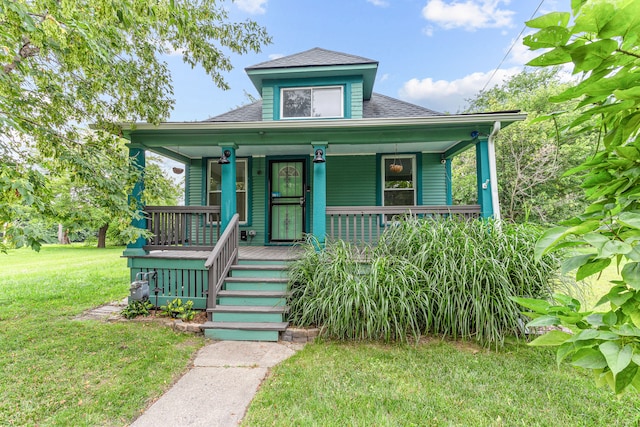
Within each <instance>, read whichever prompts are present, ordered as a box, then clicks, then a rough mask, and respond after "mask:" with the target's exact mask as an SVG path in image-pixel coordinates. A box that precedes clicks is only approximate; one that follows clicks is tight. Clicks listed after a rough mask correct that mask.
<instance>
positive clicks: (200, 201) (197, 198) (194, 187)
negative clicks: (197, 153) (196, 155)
mask: <svg viewBox="0 0 640 427" xmlns="http://www.w3.org/2000/svg"><path fill="white" fill-rule="evenodd" d="M204 168H206V162H205V161H203V160H201V159H198V160H192V161H191V165H190V167H189V168H188V172H189V179H188V180H187V182H188V186H187V187H186V193H187V194H185V199H184V202H185V205H187V206H202V205H204V204H206V200H205V196H204V191H203V189H202V186H203V183H204V177H205V175H206V171H205V170H204Z"/></svg>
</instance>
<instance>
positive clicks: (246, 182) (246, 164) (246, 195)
mask: <svg viewBox="0 0 640 427" xmlns="http://www.w3.org/2000/svg"><path fill="white" fill-rule="evenodd" d="M215 162H217V160H214V159H210V160H209V162H208V165H207V201H206V202H207V206H211V205H209V200H210V195H211V194H212V193H222V189H220V190H212V189H211V188H210V185H211V166H212V165H213V164H214V163H215ZM239 163H244V172H245V173H244V190H238V189H237V188H236V198H237V197H238V193H244V207H245V212H244V216H245V218H246V220H245V221H240V224H247V223H248V221H249V188H248V187H249V159H246V158H242V159H239V158H236V170H237V168H238V164H239ZM236 183H237V181H236ZM221 199H222V196H221Z"/></svg>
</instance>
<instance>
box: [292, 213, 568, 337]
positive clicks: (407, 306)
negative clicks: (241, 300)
mask: <svg viewBox="0 0 640 427" xmlns="http://www.w3.org/2000/svg"><path fill="white" fill-rule="evenodd" d="M498 227H501V228H502V231H498ZM538 235H539V233H538V232H537V231H536V229H533V228H531V227H527V226H522V225H513V224H507V223H500V224H498V223H486V222H481V221H461V220H455V219H428V220H427V219H425V220H421V219H415V218H410V217H408V218H404V219H403V220H402V221H399V222H398V223H397V224H396V225H395V226H393V227H389V228H388V229H387V230H386V231H385V233H384V234H383V237H382V239H381V241H380V243H379V245H378V246H377V247H376V248H368V249H364V250H362V249H358V248H357V247H354V246H351V245H349V244H348V243H345V242H343V241H337V242H332V243H328V244H327V246H326V249H325V250H324V251H321V252H316V251H315V248H316V247H317V245H314V243H313V242H309V243H308V244H307V245H306V246H305V247H306V250H305V255H304V256H303V257H302V258H301V259H300V260H298V261H296V262H295V263H294V265H293V267H292V268H291V269H290V272H289V274H290V287H291V292H292V293H291V300H290V304H289V305H290V307H291V311H290V320H291V321H292V322H293V323H297V324H299V325H305V326H306V325H318V326H322V328H323V331H324V333H325V334H326V335H327V336H330V337H336V338H340V339H383V340H385V341H393V340H398V341H404V340H407V339H408V337H409V336H413V337H414V338H418V337H419V336H420V335H421V334H423V333H433V334H441V335H446V336H450V337H453V338H463V339H475V340H477V341H478V342H480V343H482V344H484V345H496V346H499V345H502V343H503V342H504V339H505V336H507V335H513V334H520V333H522V332H523V322H522V318H521V315H520V312H519V310H518V306H517V304H515V303H514V302H513V301H512V300H510V299H509V297H511V296H525V297H544V296H547V295H549V293H550V288H551V286H552V285H553V284H554V282H555V281H557V280H558V278H557V277H556V275H557V271H558V264H559V262H558V260H557V259H556V258H555V257H554V256H545V257H544V258H543V259H542V260H540V261H537V262H536V261H534V257H533V250H534V242H535V239H536V237H537V236H538Z"/></svg>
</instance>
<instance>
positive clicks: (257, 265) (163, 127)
mask: <svg viewBox="0 0 640 427" xmlns="http://www.w3.org/2000/svg"><path fill="white" fill-rule="evenodd" d="M377 69H378V62H377V61H375V60H371V59H367V58H363V57H359V56H354V55H349V54H345V53H339V52H334V51H329V50H325V49H319V48H315V49H311V50H308V51H305V52H301V53H298V54H294V55H290V56H286V57H283V58H279V59H275V60H272V61H268V62H263V63H260V64H256V65H254V66H251V67H248V68H246V72H247V75H248V76H249V78H250V79H251V81H252V83H253V84H254V86H255V87H256V89H257V90H258V92H259V93H260V94H261V100H259V101H257V102H254V103H252V104H250V105H245V106H243V107H240V108H237V109H235V110H232V111H229V112H227V113H224V114H221V115H219V116H216V117H212V118H210V119H208V120H205V121H202V122H188V123H162V124H160V125H158V126H155V125H150V124H137V125H136V126H132V127H126V126H125V127H124V128H123V132H124V134H125V136H126V137H127V138H128V139H129V140H130V145H129V147H130V153H131V156H133V157H134V159H135V161H136V162H137V164H138V165H139V166H140V167H144V162H145V152H146V151H149V152H154V153H158V154H161V155H163V156H166V157H169V158H171V159H174V160H176V161H178V162H181V163H183V164H184V165H185V167H184V169H185V173H186V190H185V205H186V206H182V207H158V206H147V207H143V210H144V211H145V218H144V219H141V220H139V221H138V223H137V225H138V226H139V227H141V228H146V229H148V230H149V231H150V233H151V234H152V237H151V238H149V239H139V240H138V241H137V242H135V243H133V244H131V245H129V247H128V248H127V249H126V251H125V253H124V256H125V257H127V258H128V263H129V267H130V269H131V276H132V280H133V279H134V278H135V277H136V274H137V273H139V272H151V273H152V274H151V275H150V281H151V282H150V288H151V296H150V297H151V301H152V302H154V298H155V297H156V296H157V298H158V301H159V304H162V303H164V302H165V301H167V300H170V299H173V298H175V297H180V298H183V299H191V300H193V301H194V303H195V306H196V307H198V308H202V309H205V308H206V309H207V311H208V313H209V322H207V324H206V325H205V333H206V334H207V335H208V336H211V337H215V338H221V339H271V340H273V339H276V340H277V339H278V331H281V330H283V329H284V328H286V326H287V324H286V322H285V321H284V320H285V319H286V314H285V313H286V307H284V303H283V299H282V296H283V295H284V291H285V288H286V270H283V267H282V265H281V264H283V262H284V261H286V257H287V256H289V255H290V253H291V251H289V250H288V249H289V248H290V246H291V245H292V244H293V243H295V242H297V241H300V240H301V239H303V238H304V236H305V235H307V234H311V235H313V236H315V237H316V238H317V240H318V242H319V244H320V245H322V244H323V242H324V241H325V240H326V239H345V240H350V241H355V242H369V243H375V240H376V239H377V238H378V236H379V235H380V233H381V231H382V230H383V229H384V227H385V226H386V225H387V224H388V223H389V220H390V218H391V217H392V216H394V215H398V214H403V213H407V212H411V213H412V214H415V215H434V214H444V215H464V216H468V217H485V218H486V217H491V216H494V215H497V214H498V209H497V190H496V189H497V186H496V171H495V162H494V161H493V158H494V156H493V153H492V143H493V136H494V135H495V134H496V133H497V131H498V130H499V129H500V127H504V126H507V125H509V124H510V123H513V122H515V121H519V120H523V119H524V118H525V115H524V114H519V113H518V112H517V111H507V112H491V113H481V114H457V115H446V114H441V113H438V112H435V111H432V110H429V109H427V108H423V107H421V106H417V105H413V104H410V103H407V102H404V101H401V100H398V99H394V98H391V97H388V96H385V95H381V94H378V93H375V92H374V90H373V89H374V88H373V86H374V82H375V78H376V72H377ZM467 149H475V150H476V155H477V185H478V203H477V204H476V205H470V206H456V205H453V204H452V197H451V189H452V185H454V183H453V182H452V180H451V159H452V158H453V157H455V156H456V155H458V154H459V153H461V152H463V151H465V150H467ZM141 190H142V187H141V185H140V186H138V187H137V188H136V189H135V193H136V194H134V197H138V198H139V194H140V192H141ZM283 247H284V250H283ZM154 291H155V292H154Z"/></svg>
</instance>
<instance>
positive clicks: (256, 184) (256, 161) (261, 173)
mask: <svg viewBox="0 0 640 427" xmlns="http://www.w3.org/2000/svg"><path fill="white" fill-rule="evenodd" d="M266 176H267V169H266V166H265V158H264V157H254V158H253V159H252V162H251V182H250V183H249V185H250V188H249V195H250V197H251V201H250V204H249V206H250V207H251V212H250V213H249V218H250V222H249V223H248V224H247V225H242V226H240V228H241V229H242V230H254V231H255V232H256V237H254V238H253V239H251V238H249V239H248V240H247V241H246V242H241V243H242V244H247V245H252V246H260V245H263V244H265V243H266V238H267V236H266V227H265V215H266V209H267V208H266V206H265V198H266V184H267V179H266Z"/></svg>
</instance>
